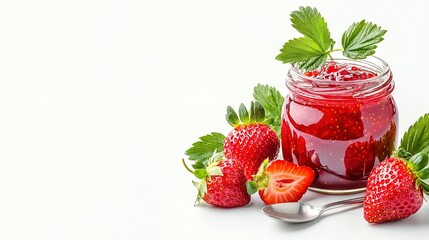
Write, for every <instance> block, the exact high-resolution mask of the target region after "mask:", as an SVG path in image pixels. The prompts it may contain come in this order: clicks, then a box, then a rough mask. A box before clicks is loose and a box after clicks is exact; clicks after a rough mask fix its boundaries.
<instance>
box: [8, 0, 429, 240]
mask: <svg viewBox="0 0 429 240" xmlns="http://www.w3.org/2000/svg"><path fill="white" fill-rule="evenodd" d="M299 5H311V6H316V7H317V8H318V9H319V10H320V11H321V12H322V14H323V15H324V16H325V18H326V20H327V21H328V24H329V27H330V29H331V33H332V36H333V37H334V38H335V39H336V40H337V42H339V39H340V37H341V34H342V32H343V31H344V30H345V29H346V28H347V27H348V26H349V25H350V24H351V23H352V22H354V21H358V20H360V19H362V18H365V19H367V20H371V21H373V22H375V23H377V24H380V25H382V26H383V27H384V28H386V29H388V33H387V34H386V40H385V41H384V42H383V43H381V44H380V47H379V49H378V50H377V56H380V57H382V58H383V59H384V60H386V61H387V62H388V63H389V64H390V65H391V67H392V69H393V73H394V79H395V81H396V86H397V88H396V90H395V98H396V101H397V104H398V106H399V111H400V128H399V130H400V134H401V135H402V133H403V132H404V130H405V129H406V128H407V127H408V126H409V125H410V124H411V123H412V122H414V121H415V120H416V119H417V118H418V117H419V116H420V115H422V114H423V113H425V112H428V111H429V94H427V89H428V86H429V84H428V83H427V82H428V81H429V79H428V77H427V71H428V68H427V60H426V56H428V55H429V48H427V42H428V39H429V38H428V37H429V36H428V33H427V31H426V27H425V26H426V25H427V23H428V22H429V15H428V14H427V9H428V7H429V2H427V1H423V0H422V1H385V2H383V1H373V0H371V1H355V0H348V1H299V2H298V1H286V0H270V1H255V0H240V1H239V0H234V1H230V0H228V1H227V0H225V1H215V0H193V1H191V0H181V1H174V0H170V1H162V0H158V1H157V0H154V1H137V0H136V1H119V0H118V1H114V0H111V1H104V0H99V1H83V0H78V1H68V2H65V1H53V0H52V1H47V0H41V1H2V2H1V3H0V36H1V37H0V84H1V85H0V113H1V118H0V226H1V230H0V239H44V240H47V239H91V240H96V239H127V240H128V239H148V240H149V239H202V238H204V239H206V240H209V239H249V240H250V239H311V238H318V239H328V238H329V239H342V240H343V239H376V238H378V239H379V238H380V237H382V238H383V239H388V238H390V239H404V238H413V237H416V236H423V234H424V233H427V229H428V227H429V209H428V207H429V206H428V204H427V203H425V204H424V206H423V208H422V209H421V210H420V211H419V212H418V213H417V214H416V215H414V216H412V217H410V218H408V219H406V220H403V221H400V222H395V223H391V224H383V225H377V226H376V225H369V224H367V223H366V222H365V221H364V220H363V218H362V212H361V210H360V209H355V210H352V211H349V212H346V213H341V214H336V215H332V216H329V217H326V218H323V219H321V220H320V221H318V222H316V223H308V224H303V225H287V224H282V223H279V222H276V221H273V220H271V219H269V218H268V217H266V216H264V215H263V214H262V213H261V212H260V208H261V207H262V206H263V205H262V203H261V201H260V200H259V199H258V197H257V196H255V197H254V198H253V200H252V203H251V204H250V205H248V206H247V207H244V208H239V209H232V210H224V209H216V208H212V207H209V206H207V205H205V204H203V205H202V206H201V207H199V208H194V207H193V201H194V197H195V189H194V187H193V186H192V184H191V179H192V178H191V175H189V174H188V173H187V172H186V171H185V170H184V169H183V167H182V165H181V162H180V160H181V158H182V157H184V154H183V152H184V151H185V150H186V149H187V148H188V147H189V146H190V145H191V144H192V142H194V141H195V140H196V139H197V138H198V137H199V136H201V135H204V134H206V133H208V132H210V131H219V132H223V133H227V132H228V131H229V130H230V128H229V126H228V125H227V124H226V122H225V121H224V112H225V108H226V106H227V105H232V106H234V107H237V106H238V105H239V103H241V102H249V101H250V100H251V93H252V89H253V86H254V85H255V84H256V83H264V84H270V85H273V86H276V87H278V88H279V89H281V90H282V92H283V94H286V89H285V87H284V83H283V82H284V79H285V74H286V71H287V69H288V65H283V64H281V63H280V62H278V61H276V60H275V59H274V57H275V56H276V55H277V53H278V50H279V49H280V48H281V46H282V45H283V43H284V42H285V41H286V40H288V39H290V38H291V37H296V36H298V33H297V32H296V31H294V30H293V29H292V28H291V27H290V21H289V13H290V12H291V11H292V10H295V9H297V8H298V6H299ZM348 197H351V196H338V197H333V196H324V195H317V194H314V193H308V194H306V195H305V196H304V199H303V200H311V201H312V202H314V203H316V204H317V203H325V202H328V201H331V200H337V199H343V198H348Z"/></svg>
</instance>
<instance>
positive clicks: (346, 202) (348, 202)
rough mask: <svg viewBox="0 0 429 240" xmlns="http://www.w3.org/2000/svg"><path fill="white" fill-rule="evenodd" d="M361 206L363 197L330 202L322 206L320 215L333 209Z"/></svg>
mask: <svg viewBox="0 0 429 240" xmlns="http://www.w3.org/2000/svg"><path fill="white" fill-rule="evenodd" d="M361 204H363V197H357V198H351V199H346V200H342V201H338V202H332V203H328V204H326V205H324V206H322V210H321V212H320V213H322V212H325V211H328V210H331V209H334V208H338V207H348V206H351V205H361Z"/></svg>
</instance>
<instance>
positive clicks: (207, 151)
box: [185, 132, 225, 169]
mask: <svg viewBox="0 0 429 240" xmlns="http://www.w3.org/2000/svg"><path fill="white" fill-rule="evenodd" d="M199 139H200V141H197V142H195V143H194V144H192V147H191V148H189V149H188V150H186V152H185V154H186V155H188V157H189V160H191V161H195V164H194V165H192V167H194V169H198V168H204V167H205V163H206V162H207V160H208V159H209V158H210V157H211V156H212V155H213V152H215V151H216V152H223V144H224V142H225V136H224V135H223V134H222V133H217V132H212V133H210V134H207V135H204V136H202V137H200V138H199Z"/></svg>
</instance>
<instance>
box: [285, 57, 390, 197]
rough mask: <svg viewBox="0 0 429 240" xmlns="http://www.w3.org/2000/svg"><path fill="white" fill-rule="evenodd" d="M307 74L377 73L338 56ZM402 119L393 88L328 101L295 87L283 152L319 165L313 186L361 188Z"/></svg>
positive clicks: (351, 76) (347, 76)
mask: <svg viewBox="0 0 429 240" xmlns="http://www.w3.org/2000/svg"><path fill="white" fill-rule="evenodd" d="M306 75H307V76H311V77H313V78H317V79H325V80H329V81H359V80H364V79H368V78H371V77H375V76H376V74H375V73H373V72H371V71H367V70H364V69H361V68H359V67H357V66H350V65H340V64H336V63H332V62H330V63H327V64H326V65H325V66H324V67H322V68H321V69H318V70H315V71H312V72H308V73H306ZM336 97H338V96H336ZM397 124H398V115H397V110H396V105H395V102H394V100H393V98H392V97H391V96H390V94H386V95H384V96H383V97H378V98H376V99H373V98H372V99H369V98H368V99H365V98H363V99H356V100H353V101H341V100H338V101H337V100H332V99H331V100H330V101H324V100H323V99H322V100H320V99H310V98H307V97H305V96H297V95H294V94H293V93H292V94H289V96H288V97H287V98H286V101H285V105H284V109H283V115H282V128H281V133H282V151H283V156H284V158H285V159H286V160H289V161H293V162H295V163H297V164H299V165H306V166H309V167H312V168H313V169H314V170H315V172H316V179H315V180H314V182H313V184H312V187H313V188H317V189H323V190H334V191H336V190H353V189H361V188H364V187H365V186H366V182H367V180H366V179H367V177H368V175H369V173H370V171H371V169H372V168H373V166H375V165H376V164H377V163H379V162H380V161H382V160H384V159H385V158H386V157H388V156H390V154H391V153H392V151H393V149H394V142H395V140H396V136H397Z"/></svg>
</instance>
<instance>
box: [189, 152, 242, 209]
mask: <svg viewBox="0 0 429 240" xmlns="http://www.w3.org/2000/svg"><path fill="white" fill-rule="evenodd" d="M183 164H184V165H185V167H186V169H188V171H190V172H191V173H193V174H194V175H195V176H196V177H197V178H199V179H200V181H199V182H193V183H194V186H195V187H196V188H197V189H198V196H197V199H196V201H195V205H199V203H200V201H201V199H203V200H204V201H205V202H206V203H208V204H211V205H213V206H217V207H224V208H233V207H241V206H244V205H246V204H248V203H249V202H250V195H249V194H248V193H247V191H246V178H245V177H244V174H243V171H242V170H241V167H240V166H239V164H238V163H237V162H236V161H234V160H232V159H228V158H225V157H223V154H222V153H216V152H215V153H214V154H213V156H212V157H211V158H210V159H209V160H208V161H207V163H206V167H205V168H198V169H196V170H194V171H192V170H190V169H189V168H188V167H187V166H186V164H185V162H184V160H183Z"/></svg>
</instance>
